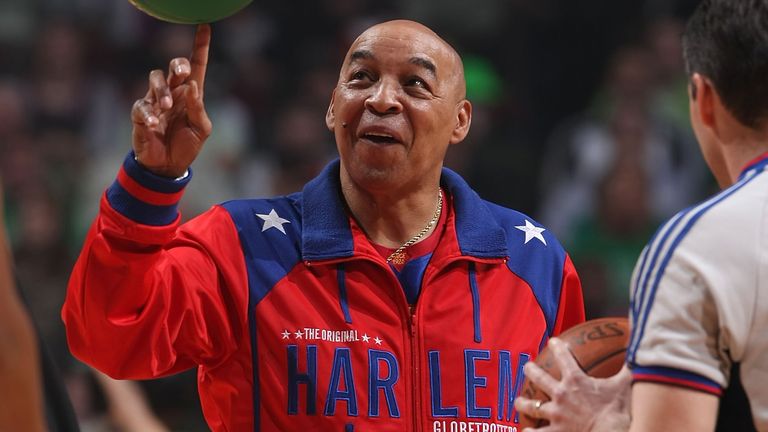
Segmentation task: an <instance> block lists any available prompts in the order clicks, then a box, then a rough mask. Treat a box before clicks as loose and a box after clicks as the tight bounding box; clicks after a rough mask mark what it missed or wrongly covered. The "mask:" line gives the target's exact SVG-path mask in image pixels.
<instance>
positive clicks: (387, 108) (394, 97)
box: [365, 80, 403, 115]
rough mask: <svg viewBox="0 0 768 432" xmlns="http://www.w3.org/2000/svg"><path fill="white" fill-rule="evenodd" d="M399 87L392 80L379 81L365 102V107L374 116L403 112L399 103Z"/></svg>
mask: <svg viewBox="0 0 768 432" xmlns="http://www.w3.org/2000/svg"><path fill="white" fill-rule="evenodd" d="M399 92H400V85H399V83H398V82H396V81H394V80H381V81H379V82H378V84H377V85H376V86H375V87H374V88H373V93H371V95H370V96H368V99H366V100H365V107H366V108H367V109H368V110H369V111H371V112H373V113H376V114H379V115H385V114H395V113H399V112H400V111H402V110H403V105H402V103H401V102H400V94H399Z"/></svg>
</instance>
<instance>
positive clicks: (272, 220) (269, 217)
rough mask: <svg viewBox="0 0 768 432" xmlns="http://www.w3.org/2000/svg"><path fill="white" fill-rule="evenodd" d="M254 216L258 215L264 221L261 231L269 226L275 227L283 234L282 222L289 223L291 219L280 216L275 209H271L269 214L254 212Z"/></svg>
mask: <svg viewBox="0 0 768 432" xmlns="http://www.w3.org/2000/svg"><path fill="white" fill-rule="evenodd" d="M256 216H258V217H260V218H261V219H262V220H263V221H264V226H263V227H261V232H264V231H266V230H268V229H270V228H275V229H277V230H279V231H280V232H281V233H283V234H285V228H284V227H283V224H287V223H291V221H289V220H288V219H283V218H281V217H280V215H278V214H277V212H276V211H275V209H272V211H271V212H269V214H259V213H256Z"/></svg>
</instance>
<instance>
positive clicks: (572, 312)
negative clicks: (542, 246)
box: [552, 255, 585, 336]
mask: <svg viewBox="0 0 768 432" xmlns="http://www.w3.org/2000/svg"><path fill="white" fill-rule="evenodd" d="M584 319H585V315H584V295H583V294H582V291H581V281H580V280H579V275H578V274H577V273H576V268H575V267H574V266H573V262H572V261H571V258H570V257H569V256H568V255H566V256H565V263H564V264H563V281H562V285H561V287H560V302H559V307H558V309H557V319H556V320H555V326H554V329H553V330H552V336H557V335H559V334H560V333H562V332H564V331H565V330H568V329H569V328H571V327H573V326H575V325H576V324H580V323H582V322H584Z"/></svg>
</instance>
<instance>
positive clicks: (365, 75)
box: [351, 71, 371, 81]
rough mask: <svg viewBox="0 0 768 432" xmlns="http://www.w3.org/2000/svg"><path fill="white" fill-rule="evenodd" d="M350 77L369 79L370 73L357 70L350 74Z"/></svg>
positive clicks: (360, 79) (357, 79)
mask: <svg viewBox="0 0 768 432" xmlns="http://www.w3.org/2000/svg"><path fill="white" fill-rule="evenodd" d="M351 78H352V80H353V81H364V80H370V79H371V75H370V74H369V73H368V72H366V71H357V72H355V73H353V74H352V77H351Z"/></svg>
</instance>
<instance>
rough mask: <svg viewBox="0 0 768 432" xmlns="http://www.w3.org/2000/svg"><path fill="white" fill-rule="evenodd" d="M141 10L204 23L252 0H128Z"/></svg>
mask: <svg viewBox="0 0 768 432" xmlns="http://www.w3.org/2000/svg"><path fill="white" fill-rule="evenodd" d="M128 1H130V2H131V4H132V5H134V6H136V8H138V9H139V10H141V11H142V12H145V13H146V14H148V15H151V16H153V17H155V18H157V19H160V20H163V21H168V22H171V23H176V24H205V23H212V22H214V21H219V20H221V19H224V18H227V17H229V16H231V15H233V14H235V13H237V12H239V11H240V10H241V9H243V8H245V7H246V6H248V4H250V3H251V2H252V1H253V0H128Z"/></svg>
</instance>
